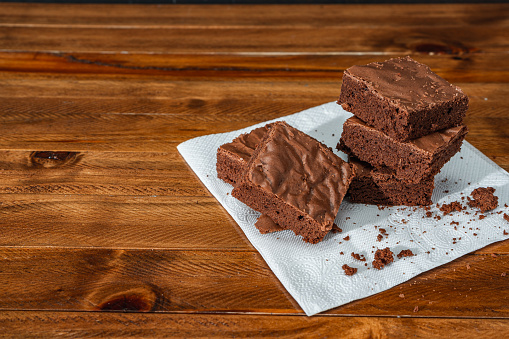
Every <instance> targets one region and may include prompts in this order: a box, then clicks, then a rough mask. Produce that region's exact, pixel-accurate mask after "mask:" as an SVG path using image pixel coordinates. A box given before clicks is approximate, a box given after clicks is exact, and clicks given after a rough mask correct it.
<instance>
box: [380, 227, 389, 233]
mask: <svg viewBox="0 0 509 339" xmlns="http://www.w3.org/2000/svg"><path fill="white" fill-rule="evenodd" d="M379 231H380V233H382V234H385V233H387V231H386V230H385V228H381V229H380V230H379Z"/></svg>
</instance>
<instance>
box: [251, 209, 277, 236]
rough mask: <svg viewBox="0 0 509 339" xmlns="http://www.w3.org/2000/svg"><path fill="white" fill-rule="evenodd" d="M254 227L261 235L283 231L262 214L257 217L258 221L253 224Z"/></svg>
mask: <svg viewBox="0 0 509 339" xmlns="http://www.w3.org/2000/svg"><path fill="white" fill-rule="evenodd" d="M255 227H256V228H257V229H258V231H260V233H261V234H267V233H274V232H279V231H284V228H282V227H281V226H279V225H278V224H276V223H275V222H274V220H272V219H271V218H269V217H268V216H266V215H265V214H262V215H260V216H259V217H258V220H257V221H256V223H255Z"/></svg>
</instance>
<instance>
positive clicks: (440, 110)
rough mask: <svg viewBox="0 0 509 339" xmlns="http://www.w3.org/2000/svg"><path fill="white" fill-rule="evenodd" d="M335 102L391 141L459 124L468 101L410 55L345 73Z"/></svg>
mask: <svg viewBox="0 0 509 339" xmlns="http://www.w3.org/2000/svg"><path fill="white" fill-rule="evenodd" d="M338 104H340V105H342V107H343V108H344V109H345V110H347V111H349V112H352V113H353V114H354V115H356V116H357V117H359V118H360V119H362V120H363V121H365V122H366V123H368V124H369V125H371V126H373V127H375V128H376V129H378V130H380V131H383V132H384V133H386V134H387V135H390V136H391V137H393V138H394V139H396V140H400V141H406V140H410V139H415V138H418V137H421V136H423V135H428V134H430V133H431V132H434V131H439V130H442V129H446V128H449V127H454V126H459V125H461V124H462V123H463V118H464V116H465V112H466V111H467V109H468V97H467V96H466V95H465V94H464V93H463V92H462V91H461V89H460V88H459V87H457V86H454V85H451V84H450V83H448V82H447V81H446V80H444V79H443V78H441V77H440V76H438V75H437V74H435V73H433V72H432V71H431V70H430V68H429V67H428V66H426V65H423V64H421V63H418V62H417V61H415V60H413V59H412V58H410V57H405V58H395V59H390V60H387V61H384V62H374V63H370V64H367V65H364V66H352V67H350V68H348V69H347V70H345V72H344V74H343V83H342V86H341V94H340V97H339V100H338Z"/></svg>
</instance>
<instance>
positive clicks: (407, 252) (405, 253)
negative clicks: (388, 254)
mask: <svg viewBox="0 0 509 339" xmlns="http://www.w3.org/2000/svg"><path fill="white" fill-rule="evenodd" d="M412 256H414V253H413V252H412V251H411V250H402V251H401V252H399V254H398V255H397V257H398V259H401V258H402V257H412Z"/></svg>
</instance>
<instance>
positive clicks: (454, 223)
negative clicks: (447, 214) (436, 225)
mask: <svg viewBox="0 0 509 339" xmlns="http://www.w3.org/2000/svg"><path fill="white" fill-rule="evenodd" d="M459 224H460V223H459V222H457V221H451V225H458V226H459Z"/></svg>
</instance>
